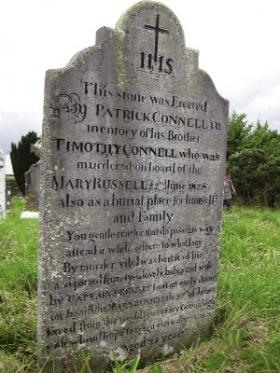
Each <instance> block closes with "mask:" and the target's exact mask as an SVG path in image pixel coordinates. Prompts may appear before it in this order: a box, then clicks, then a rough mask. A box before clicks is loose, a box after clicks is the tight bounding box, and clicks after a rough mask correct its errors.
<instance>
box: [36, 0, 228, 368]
mask: <svg viewBox="0 0 280 373" xmlns="http://www.w3.org/2000/svg"><path fill="white" fill-rule="evenodd" d="M227 117H228V101H226V100H225V99H223V98H222V97H221V96H220V95H219V94H218V93H217V91H216V89H215V86H214V84H213V82H212V80H211V78H210V77H209V76H208V75H207V73H205V72H204V71H202V70H200V69H199V67H198V52H197V51H195V50H192V49H188V48H185V44H184V36H183V31H182V28H181V25H180V23H179V21H178V19H177V18H176V16H175V15H174V14H173V13H172V12H171V11H170V10H169V9H168V8H166V7H165V6H163V5H162V4H159V3H154V2H147V1H145V2H140V3H138V4H136V5H135V6H133V7H132V8H131V9H129V10H128V11H127V12H126V13H125V15H124V16H123V17H122V18H121V19H120V21H119V23H118V25H117V27H116V28H115V29H114V30H112V29H109V28H105V27H104V28H102V29H100V30H99V31H98V32H97V37H96V46H94V47H90V48H87V49H85V50H83V51H82V52H80V53H78V54H77V55H76V56H75V57H74V58H73V59H72V60H71V61H70V63H69V64H68V65H67V66H66V67H65V68H64V69H60V70H50V71H48V72H47V75H46V86H45V109H44V128H43V145H42V147H43V149H42V150H43V151H42V159H41V162H42V166H41V167H42V168H41V175H42V184H41V186H42V193H43V196H42V205H41V255H40V263H39V275H40V276H39V277H40V287H39V343H40V345H41V346H42V347H45V348H46V350H47V351H49V352H52V353H53V354H55V355H61V356H63V355H66V354H67V351H68V350H69V351H71V350H79V349H81V348H85V349H88V350H91V351H92V352H93V353H94V354H93V356H94V357H95V358H96V359H98V358H102V359H103V360H104V361H107V360H109V359H110V357H112V356H113V355H114V354H116V355H117V356H119V358H126V357H129V356H135V355H136V354H138V352H139V351H140V353H141V356H142V359H143V360H144V361H148V360H150V361H151V360H153V359H155V358H157V357H159V356H160V355H165V354H168V353H170V352H172V351H174V350H176V348H178V347H179V346H181V345H182V344H184V345H187V344H189V343H190V342H192V341H193V339H194V338H195V337H196V336H197V335H204V334H206V333H207V332H208V330H209V326H210V323H211V320H212V318H213V310H214V305H215V297H216V278H217V277H216V276H217V261H218V251H219V249H218V247H219V244H218V238H219V229H220V218H221V205H222V188H223V175H224V163H225V148H226V122H227Z"/></svg>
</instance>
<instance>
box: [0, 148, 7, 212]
mask: <svg viewBox="0 0 280 373" xmlns="http://www.w3.org/2000/svg"><path fill="white" fill-rule="evenodd" d="M5 213H6V174H5V154H4V152H3V151H2V150H1V149H0V218H1V217H4V216H5Z"/></svg>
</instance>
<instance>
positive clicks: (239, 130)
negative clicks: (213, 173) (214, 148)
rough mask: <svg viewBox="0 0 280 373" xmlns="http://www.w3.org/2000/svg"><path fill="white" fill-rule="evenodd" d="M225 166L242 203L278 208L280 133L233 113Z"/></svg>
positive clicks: (279, 202)
mask: <svg viewBox="0 0 280 373" xmlns="http://www.w3.org/2000/svg"><path fill="white" fill-rule="evenodd" d="M227 157H228V169H229V171H230V174H231V176H232V179H233V181H234V184H235V187H236V189H237V193H238V197H239V198H240V199H241V201H242V202H243V203H246V204H258V205H263V206H268V207H280V134H279V133H278V132H277V131H274V130H271V129H270V128H269V125H268V123H267V122H265V123H264V124H262V123H260V122H258V123H257V124H256V125H255V126H254V125H252V124H249V123H248V122H247V121H246V115H245V114H236V113H233V114H232V116H231V118H230V121H229V126H228V149H227Z"/></svg>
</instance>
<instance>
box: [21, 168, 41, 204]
mask: <svg viewBox="0 0 280 373" xmlns="http://www.w3.org/2000/svg"><path fill="white" fill-rule="evenodd" d="M24 177H25V195H26V199H27V207H28V209H31V210H32V209H35V210H36V209H38V206H39V198H40V161H39V162H37V163H34V164H33V165H32V166H30V168H29V170H28V171H27V172H25V174H24Z"/></svg>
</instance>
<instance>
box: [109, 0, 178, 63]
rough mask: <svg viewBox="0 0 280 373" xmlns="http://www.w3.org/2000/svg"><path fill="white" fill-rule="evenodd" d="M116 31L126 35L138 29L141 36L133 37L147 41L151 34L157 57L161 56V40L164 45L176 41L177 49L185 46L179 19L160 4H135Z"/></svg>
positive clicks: (120, 20)
mask: <svg viewBox="0 0 280 373" xmlns="http://www.w3.org/2000/svg"><path fill="white" fill-rule="evenodd" d="M116 29H117V30H120V31H124V32H125V33H126V34H129V33H132V32H133V30H134V29H138V33H139V34H138V35H135V33H133V34H132V37H135V36H140V38H142V39H144V38H145V39H146V38H147V37H148V34H149V33H150V38H151V39H152V41H154V42H155V44H157V45H155V47H157V48H158V50H157V51H156V55H157V56H158V55H159V54H160V50H159V47H160V45H159V40H160V43H162V44H163V45H166V44H167V43H168V42H170V41H172V40H173V41H175V40H176V44H177V47H178V46H180V45H182V46H185V38H184V31H183V29H182V26H181V24H180V21H179V19H178V18H177V16H176V15H175V14H174V13H173V12H172V10H171V9H169V8H168V7H167V6H165V5H164V4H162V3H160V2H155V1H140V2H138V3H136V4H134V5H133V6H131V7H130V8H129V9H128V10H127V11H126V12H125V13H124V14H123V15H122V16H121V17H120V18H119V20H118V22H117V25H116ZM164 39H165V40H164ZM178 49H179V48H178Z"/></svg>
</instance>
